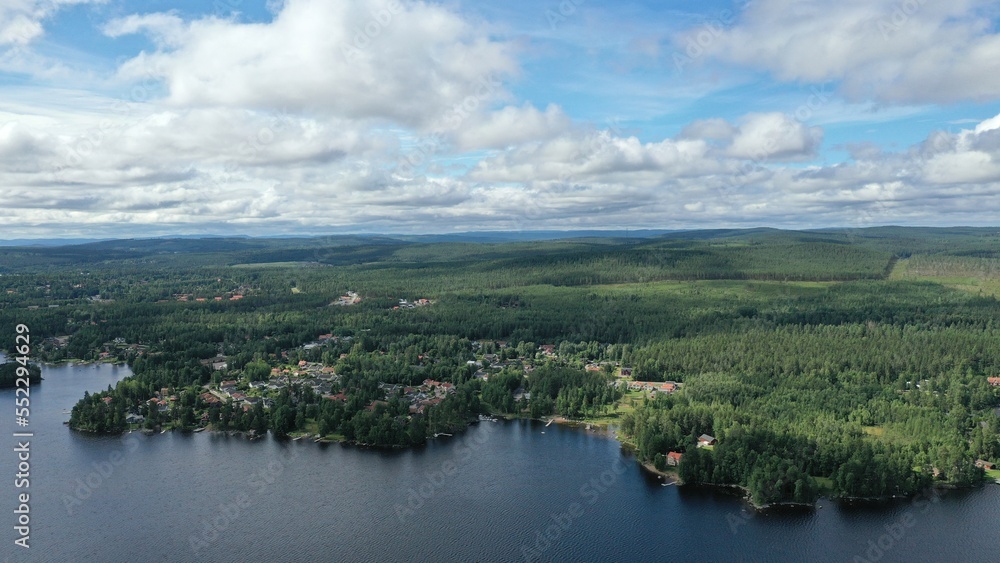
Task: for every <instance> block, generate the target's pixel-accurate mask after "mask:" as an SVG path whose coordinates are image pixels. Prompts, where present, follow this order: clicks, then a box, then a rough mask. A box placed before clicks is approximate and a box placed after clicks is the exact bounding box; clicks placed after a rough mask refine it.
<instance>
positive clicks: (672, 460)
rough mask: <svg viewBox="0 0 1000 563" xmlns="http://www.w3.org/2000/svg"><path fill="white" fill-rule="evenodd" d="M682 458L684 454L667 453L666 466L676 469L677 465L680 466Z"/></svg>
mask: <svg viewBox="0 0 1000 563" xmlns="http://www.w3.org/2000/svg"><path fill="white" fill-rule="evenodd" d="M682 457H684V454H681V453H677V452H669V453H668V454H667V465H669V466H671V467H677V466H678V465H680V464H681V458H682Z"/></svg>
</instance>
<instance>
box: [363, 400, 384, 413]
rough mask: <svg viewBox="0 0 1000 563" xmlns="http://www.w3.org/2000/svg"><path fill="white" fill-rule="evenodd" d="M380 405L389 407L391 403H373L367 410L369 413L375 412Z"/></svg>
mask: <svg viewBox="0 0 1000 563" xmlns="http://www.w3.org/2000/svg"><path fill="white" fill-rule="evenodd" d="M379 405H382V406H389V403H387V402H385V401H372V403H371V404H370V405H368V406H367V407H365V410H366V411H368V412H375V409H376V408H378V407H379Z"/></svg>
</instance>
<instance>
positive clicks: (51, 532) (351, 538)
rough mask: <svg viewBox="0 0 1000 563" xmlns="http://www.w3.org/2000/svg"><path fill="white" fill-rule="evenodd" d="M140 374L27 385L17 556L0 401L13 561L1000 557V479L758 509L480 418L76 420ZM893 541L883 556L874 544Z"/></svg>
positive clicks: (571, 434) (571, 437) (598, 452)
mask: <svg viewBox="0 0 1000 563" xmlns="http://www.w3.org/2000/svg"><path fill="white" fill-rule="evenodd" d="M128 374H129V371H128V368H126V367H115V366H110V365H101V366H65V367H58V368H46V369H45V370H44V374H43V375H44V377H45V381H44V382H43V383H42V384H41V386H38V387H34V388H32V390H31V399H32V418H31V425H30V428H29V430H31V431H34V433H35V436H34V438H33V439H32V440H31V488H30V491H31V539H30V542H31V548H30V550H24V549H21V548H16V547H15V546H14V545H13V543H12V542H13V540H14V539H15V537H16V536H15V534H14V533H13V531H12V527H13V526H14V525H15V516H14V514H13V511H14V509H15V508H16V497H15V491H14V488H13V475H14V473H16V459H15V454H14V453H13V452H12V451H13V448H14V447H15V438H13V437H12V436H11V434H12V433H13V432H15V431H17V428H16V427H15V425H14V416H13V405H14V393H13V391H11V390H4V391H0V405H9V406H3V407H0V413H6V414H5V415H3V418H4V420H3V426H4V427H5V430H6V434H5V435H6V438H3V440H4V441H5V442H6V443H7V446H5V447H4V448H3V452H5V453H2V454H0V471H3V474H4V475H6V477H4V478H3V479H4V482H5V483H7V485H5V486H4V487H3V491H4V494H2V495H0V513H2V514H3V515H4V516H3V519H4V521H5V523H4V524H3V527H4V529H6V530H7V532H5V535H6V539H5V540H4V544H3V547H2V548H0V558H5V559H4V560H5V561H46V562H49V561H52V562H55V561H94V562H118V561H122V562H131V561H172V562H173V561H421V562H424V561H526V560H528V561H1000V487H998V486H996V485H990V486H988V487H986V488H984V489H980V490H976V491H968V492H945V493H939V494H938V495H937V496H935V495H933V494H931V495H929V496H927V497H925V498H921V499H918V500H917V501H906V502H893V503H886V504H883V505H879V506H864V507H842V506H839V505H838V504H836V503H833V502H831V501H823V502H822V503H821V504H820V506H821V508H819V509H816V510H789V511H780V512H772V513H767V514H754V513H751V512H747V511H746V510H745V507H744V505H743V503H742V502H741V501H740V500H739V499H738V498H735V497H732V496H729V495H726V494H724V493H720V492H717V491H713V490H706V489H691V488H678V487H675V486H662V485H661V481H660V480H659V479H657V478H655V477H652V476H650V475H648V474H647V473H645V472H644V471H643V470H642V469H641V468H640V467H639V466H638V465H637V464H636V463H635V461H634V460H633V459H632V458H630V457H629V456H628V455H627V454H625V453H623V452H622V450H621V447H620V445H619V444H618V443H617V442H615V441H614V440H610V439H607V438H602V437H599V436H595V435H593V434H590V433H586V432H583V431H579V430H573V429H567V428H560V427H558V426H556V425H552V426H550V427H547V428H546V427H544V426H543V425H541V424H538V423H530V422H510V423H490V422H483V423H480V424H479V425H476V426H474V427H472V428H471V429H470V430H469V432H467V433H466V434H464V435H462V436H459V437H454V438H443V439H440V440H436V441H434V443H433V444H431V445H428V446H427V447H425V448H422V449H419V450H411V451H400V452H384V451H372V450H365V449H360V448H355V447H346V446H340V445H338V444H330V445H319V444H314V443H312V442H308V441H300V442H278V441H275V440H271V439H262V440H258V441H254V442H250V441H247V440H245V439H243V438H239V437H225V436H221V435H213V434H210V433H200V434H176V433H168V434H157V435H153V436H144V435H142V434H139V433H133V434H129V435H126V436H125V437H111V438H109V437H94V436H88V435H84V434H78V433H75V432H72V431H70V430H69V429H68V428H67V427H66V426H64V425H63V424H62V423H63V421H64V420H68V418H69V414H68V413H64V410H66V409H69V408H71V407H72V405H73V404H74V403H75V401H76V400H77V399H78V398H79V397H80V396H82V394H83V392H84V390H89V391H91V392H93V391H98V390H101V389H104V388H106V387H107V386H108V385H109V384H114V383H115V382H116V381H118V380H119V379H121V378H123V377H125V376H127V375H128ZM879 544H881V546H880V545H879Z"/></svg>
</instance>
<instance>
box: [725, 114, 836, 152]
mask: <svg viewBox="0 0 1000 563" xmlns="http://www.w3.org/2000/svg"><path fill="white" fill-rule="evenodd" d="M822 141H823V129H821V128H820V127H807V126H805V125H803V124H802V123H800V122H799V121H796V120H795V119H794V118H792V117H789V116H787V115H785V114H783V113H754V114H749V115H747V116H745V117H744V118H743V120H742V121H741V123H740V124H739V126H738V127H737V128H736V129H735V131H734V132H733V137H732V144H731V145H729V148H728V149H727V150H726V154H727V155H729V156H732V157H734V158H740V159H750V160H801V159H803V158H808V157H812V156H814V155H815V153H816V149H818V148H819V145H820V143H821V142H822Z"/></svg>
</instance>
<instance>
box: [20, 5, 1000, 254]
mask: <svg viewBox="0 0 1000 563" xmlns="http://www.w3.org/2000/svg"><path fill="white" fill-rule="evenodd" d="M998 21H1000V4H998V3H996V2H993V1H984V0H952V1H950V2H932V1H929V0H905V1H898V0H897V1H887V0H842V1H840V2H828V1H822V2H821V1H818V0H794V1H792V0H751V1H738V2H723V1H705V2H671V1H632V2H629V1H616V2H607V1H600V0H562V1H546V0H530V1H529V0H504V1H499V0H477V1H475V2H472V1H452V0H446V1H441V2H418V1H409V0H283V1H282V0H266V1H261V0H212V1H211V2H209V1H206V0H185V1H160V0H143V1H137V0H0V205H2V206H3V208H4V215H3V219H0V225H2V231H3V233H2V238H56V237H67V238H72V237H143V236H166V235H197V234H215V235H217V234H241V235H254V236H267V235H310V234H317V235H318V234H334V233H407V234H412V233H449V232H463V231H507V230H533V231H534V230H574V229H625V228H631V229H649V228H651V229H697V228H721V227H754V226H770V227H778V228H827V227H868V226H875V225H889V224H892V225H920V226H957V225H969V226H996V225H997V224H998V219H997V217H998V215H1000V34H998V30H997V23H998Z"/></svg>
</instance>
